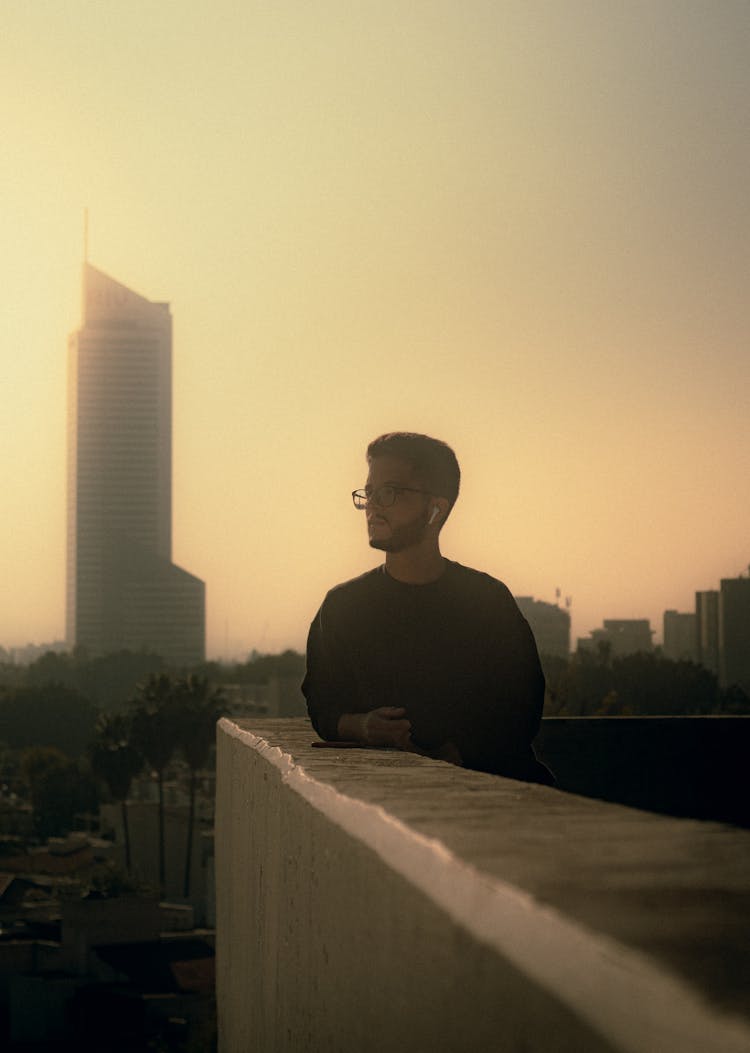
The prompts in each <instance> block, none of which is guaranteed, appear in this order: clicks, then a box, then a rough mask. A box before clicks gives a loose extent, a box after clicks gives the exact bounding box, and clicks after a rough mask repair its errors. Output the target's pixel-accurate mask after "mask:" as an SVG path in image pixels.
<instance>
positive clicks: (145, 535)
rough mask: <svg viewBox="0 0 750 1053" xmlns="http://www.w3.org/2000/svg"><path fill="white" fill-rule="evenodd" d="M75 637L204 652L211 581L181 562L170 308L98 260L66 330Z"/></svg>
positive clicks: (91, 648)
mask: <svg viewBox="0 0 750 1053" xmlns="http://www.w3.org/2000/svg"><path fill="white" fill-rule="evenodd" d="M68 381H69V409H68V426H69V443H68V554H67V559H68V580H67V642H68V643H69V644H70V645H71V646H75V645H77V646H83V647H84V648H86V650H87V651H88V652H89V653H90V654H91V655H102V654H106V653H108V652H112V651H119V650H123V649H126V650H131V651H138V650H150V651H154V652H156V653H157V654H160V655H161V656H162V657H163V658H164V659H165V660H166V661H167V663H168V664H170V665H172V666H187V665H192V664H194V663H196V662H200V661H202V660H203V659H204V657H205V586H204V584H203V582H202V581H200V580H199V579H198V578H196V577H194V576H193V575H192V574H189V573H188V572H187V571H185V570H182V568H180V567H178V566H175V564H174V563H172V316H171V314H170V311H169V305H168V304H166V303H151V302H150V301H149V300H146V299H144V297H142V296H139V295H138V294H137V293H135V292H132V291H131V290H130V289H128V288H126V287H125V286H124V285H120V283H119V282H116V281H115V280H114V279H112V278H110V277H108V276H107V275H106V274H103V273H102V272H101V271H99V270H96V268H94V267H92V266H91V265H90V264H89V263H85V264H84V270H83V324H82V326H81V328H80V329H79V330H77V331H76V332H75V333H73V334H72V335H71V337H70V339H69V363H68Z"/></svg>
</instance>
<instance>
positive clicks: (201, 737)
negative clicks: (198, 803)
mask: <svg viewBox="0 0 750 1053" xmlns="http://www.w3.org/2000/svg"><path fill="white" fill-rule="evenodd" d="M178 695H179V712H180V723H179V730H178V743H179V746H180V749H181V751H182V754H183V756H184V758H185V760H186V762H187V765H188V767H189V768H190V810H189V813H188V829H187V847H186V851H185V879H184V883H183V895H184V896H185V898H186V899H187V898H188V896H189V895H190V867H191V863H192V851H193V827H194V826H195V792H196V788H197V782H198V772H199V771H202V770H203V769H205V768H206V767H207V766H208V760H209V756H210V754H211V747H212V746H213V744H214V741H215V739H216V721H217V720H218V719H219V717H221V716H222V715H223V714H224V713H225V712H226V706H225V703H224V697H223V695H222V693H221V691H220V690H217V691H210V690H209V684H208V680H207V679H206V678H205V677H201V676H196V675H194V674H191V675H190V676H188V678H187V680H183V681H181V682H180V684H179V691H178Z"/></svg>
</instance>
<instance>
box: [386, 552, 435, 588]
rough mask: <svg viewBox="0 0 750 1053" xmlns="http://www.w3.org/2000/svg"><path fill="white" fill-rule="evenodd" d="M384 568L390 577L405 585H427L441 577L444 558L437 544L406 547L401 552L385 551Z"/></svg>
mask: <svg viewBox="0 0 750 1053" xmlns="http://www.w3.org/2000/svg"><path fill="white" fill-rule="evenodd" d="M385 569H386V571H387V573H388V575H389V576H390V577H391V578H395V579H396V581H402V582H403V583H404V584H405V585H428V584H429V583H430V582H431V581H437V579H438V578H440V577H442V575H443V573H444V571H445V560H444V559H443V557H442V556H441V554H440V549H439V548H438V547H437V546H430V547H429V548H428V549H423V548H421V547H415V548H408V549H404V550H403V552H386V554H385Z"/></svg>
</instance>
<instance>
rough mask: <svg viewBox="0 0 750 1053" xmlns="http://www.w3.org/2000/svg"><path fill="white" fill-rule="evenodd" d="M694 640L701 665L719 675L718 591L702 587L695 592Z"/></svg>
mask: <svg viewBox="0 0 750 1053" xmlns="http://www.w3.org/2000/svg"><path fill="white" fill-rule="evenodd" d="M695 642H696V650H697V658H698V661H699V662H700V664H701V665H702V666H705V667H706V669H709V670H710V671H711V672H712V673H715V674H716V675H717V676H718V675H719V592H718V589H704V590H703V591H702V592H696V594H695Z"/></svg>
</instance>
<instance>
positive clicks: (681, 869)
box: [220, 718, 750, 1050]
mask: <svg viewBox="0 0 750 1053" xmlns="http://www.w3.org/2000/svg"><path fill="white" fill-rule="evenodd" d="M220 734H227V735H230V736H233V737H238V738H240V739H242V740H244V741H245V742H246V744H247V745H248V747H250V748H253V749H255V750H258V751H259V752H261V753H265V754H266V755H267V758H268V760H269V762H271V763H274V764H276V766H277V767H279V768H281V770H282V771H283V772H284V773H285V778H286V779H287V781H289V780H290V779H291V777H292V775H294V778H295V779H296V782H295V784H294V785H295V787H297V788H299V787H302V792H303V793H304V795H305V796H307V797H308V799H309V800H311V801H312V803H313V804H315V803H316V801H317V800H318V798H319V799H320V801H323V800H325V801H326V802H328V803H327V804H326V805H325V808H327V809H328V810H329V813H330V814H331V815H332V816H333V817H334V820H335V821H336V816H339V817H344V819H343V822H347V821H349V820H347V819H346V818H345V816H346V813H347V809H349V811H350V812H351V814H352V815H353V816H354V817H353V818H352V819H351V826H352V832H353V834H354V836H359V837H360V838H361V839H362V840H363V841H365V842H370V841H372V843H373V847H374V849H375V850H376V851H381V854H383V853H385V852H387V851H391V852H392V857H393V859H394V860H396V861H397V863H398V865H399V866H401V861H402V860H405V859H406V857H407V856H408V855H409V847H408V846H409V841H410V840H411V841H413V842H414V844H415V845H417V844H419V845H420V846H422V848H425V846H426V847H427V848H429V851H430V852H431V853H432V856H431V857H430V858H431V859H432V860H433V861H435V862H437V863H439V862H440V861H443V860H446V861H447V860H450V861H452V865H453V873H454V874H455V873H459V871H460V873H461V874H464V875H465V876H466V880H467V882H468V884H467V885H466V886H465V887H463V888H462V889H461V890H458V893H457V890H456V888H455V887H453V886H455V881H456V879H455V877H454V878H452V879H451V880H452V881H453V886H452V887H451V889H447V887H446V888H445V889H443V890H442V891H441V890H440V889H438V891H437V892H436V893H435V898H440V897H442V898H443V905H445V906H446V907H447V909H451V904H452V903H453V901H454V900H455V901H456V903H457V904H459V905H458V906H457V907H456V909H457V910H458V911H459V912H460V911H463V912H464V914H465V916H464V917H463V919H462V920H463V921H464V922H465V923H467V924H469V925H470V926H471V925H472V924H473V922H472V911H473V913H474V915H475V916H476V918H477V921H476V928H477V935H478V937H479V938H482V939H486V940H488V942H492V941H493V939H494V938H493V937H492V925H493V922H492V916H493V910H494V907H492V908H491V909H490V907H491V904H490V900H492V896H495V899H497V896H505V897H506V900H508V901H509V898H510V899H512V898H513V897H514V896H515V898H516V908H517V910H518V911H520V912H521V913H522V914H523V915H524V919H525V921H524V924H527V923H528V922H529V918H531V917H532V915H533V916H534V917H536V918H537V921H536V922H534V924H536V925H537V927H538V929H539V940H540V942H539V944H538V947H537V957H540V956H543V955H546V956H548V957H551V958H553V959H554V958H555V957H558V958H564V959H565V960H564V961H558V962H557V964H554V963H553V964H552V965H550V968H553V969H556V970H557V972H558V974H559V976H560V978H561V982H562V979H564V973H565V970H567V972H568V973H575V972H576V970H577V969H579V968H587V967H590V968H591V969H592V971H593V972H597V970H600V969H601V968H606V966H607V963H609V964H611V963H612V961H613V960H614V958H615V957H617V956H618V955H619V953H620V949H623V951H624V953H625V957H624V958H623V959H622V961H623V962H624V963H625V964H624V965H623V966H622V968H623V969H624V970H625V972H626V973H627V975H628V977H629V978H630V980H632V981H633V982H634V983H637V984H642V985H643V988H644V991H645V990H647V989H648V990H651V989H653V986H654V983H655V982H656V981H655V979H654V978H655V977H656V978H657V979H658V978H659V977H665V978H666V979H665V981H664V982H665V983H666V984H667V986H668V985H669V984H672V982H673V980H674V982H675V983H676V984H677V986H678V988H680V987H681V985H683V984H684V985H685V990H686V991H687V992H688V1001H689V1000H690V998H691V997H692V998H694V1000H695V1002H696V1004H697V1006H698V1011H699V1015H700V1012H702V1011H703V1009H704V1008H705V1009H706V1010H707V1011H708V1013H709V1017H710V1014H711V1013H712V1012H715V1013H716V1014H718V1016H717V1019H721V1020H724V1021H726V1022H727V1026H728V1027H729V1031H728V1032H727V1034H726V1035H722V1037H721V1038H720V1039H719V1041H720V1043H721V1044H720V1045H717V1044H716V1043H714V1042H711V1043H710V1044H709V1045H704V1048H706V1049H708V1048H711V1049H714V1048H717V1049H718V1048H722V1049H724V1050H729V1049H732V1050H734V1049H737V1050H739V1049H750V1029H749V1028H748V1026H747V1025H748V1017H750V1003H749V1001H748V992H747V984H748V977H750V831H748V830H741V829H737V828H735V827H731V826H726V825H723V824H719V823H708V822H699V821H695V820H686V819H671V818H668V817H664V816H659V815H653V814H651V813H648V812H641V811H636V810H635V809H631V808H626V807H623V806H620V805H614V804H608V803H605V802H602V801H597V800H591V799H588V798H584V797H578V796H574V795H572V794H567V793H563V792H561V791H559V790H555V789H550V788H548V787H543V786H537V785H532V784H528V783H521V782H516V781H513V780H510V779H503V778H498V777H496V776H492V775H484V774H481V773H478V772H471V771H465V770H463V769H460V768H456V767H453V766H452V765H449V764H444V763H442V762H439V761H432V760H429V759H426V758H422V757H418V756H416V755H414V754H407V753H401V752H398V751H389V750H366V749H336V748H333V749H317V748H313V747H312V742H313V741H314V739H315V738H316V736H315V733H314V731H313V730H312V729H311V727H310V725H309V723H308V722H307V721H306V720H304V719H296V720H270V719H264V718H257V719H255V718H254V719H249V720H236V721H233V720H229V719H224V720H222V721H221V722H220ZM355 806H356V807H355ZM334 813H335V815H334ZM355 813H356V814H355ZM368 816H370V817H371V818H372V817H379V818H378V823H379V824H380V826H379V827H378V824H377V823H375V821H374V819H373V825H372V827H371V828H369V827H368V818H367V817H368ZM376 827H377V830H380V832H377V830H376ZM391 828H393V830H396V829H397V831H398V837H397V838H396V840H394V841H393V842H392V844H391V848H390V849H389V848H388V845H387V844H386V842H388V838H389V837H391V833H393V830H391ZM389 831H390V832H389ZM393 836H394V837H396V834H395V833H393ZM399 838H400V840H399ZM376 842H377V843H376ZM381 842H382V844H381ZM383 846H385V847H383ZM425 850H426V848H425ZM426 858H427V857H425V856H424V855H423V856H422V857H421V859H420V861H419V862H417V861H416V855H415V864H414V866H415V870H414V875H415V876H414V877H413V879H414V880H415V882H416V883H419V882H421V881H422V880H425V883H426V884H429V883H430V881H433V884H434V883H435V882H436V881H438V878H437V877H434V880H433V878H430V877H429V873H428V872H429V871H430V869H432V870H435V871H437V870H440V869H441V867H440V866H435V867H432V868H431V867H430V866H429V864H427V865H426V862H425V860H426ZM403 866H404V868H405V869H404V872H405V873H406V871H407V870H408V866H409V864H408V862H404V863H403ZM456 867H458V868H459V870H456ZM416 868H421V869H416ZM422 875H426V876H424V877H423V876H422ZM440 880H443V882H444V884H445V880H447V879H443V878H441V879H440ZM461 880H463V879H461ZM435 887H436V888H437V886H435ZM467 890H468V891H467ZM493 890H494V891H493ZM428 894H431V893H430V892H429V891H428ZM485 894H486V895H485ZM467 896H470V897H471V896H473V897H474V899H475V902H474V903H473V905H472V904H469V905H468V906H466V905H465V904H464V905H463V906H462V905H460V901H465V900H466V898H467ZM483 897H484V898H483ZM487 897H489V899H488V898H487ZM492 902H495V901H494V900H493V901H492ZM488 904H490V906H488ZM558 923H559V924H558ZM508 925H509V922H508V918H507V917H505V919H504V921H503V924H502V926H501V927H500V928H502V930H503V931H502V933H500V930H499V929H498V932H499V933H500V934H499V935H498V940H501V941H502V940H503V939H507V940H510V937H509V936H508V935H507V934H508V932H510V929H509V927H508ZM566 926H567V927H566ZM556 934H557V935H556ZM556 940H557V941H558V942H557V944H556V942H555V941H556ZM589 940H593V941H594V942H595V943H596V941H599V942H598V943H597V944H596V946H597V951H596V955H594V957H593V958H591V957H589V958H588V959H587V958H586V954H587V953H588V952H587V951H585V947H586V946H588V945H589V944H588V943H587V941H589ZM522 942H524V943H528V934H527V930H526V929H524V930H523V936H522ZM532 942H533V941H532ZM517 943H518V940H516V941H515V943H513V942H512V941H511V943H509V945H508V946H507V947H505V948H504V949H503V953H506V952H508V953H516V952H518V953H519V954H522V952H521V951H520V950H518V949H517ZM592 946H593V944H592ZM631 952H632V953H631ZM529 953H531V952H529ZM628 955H630V957H628ZM626 959H627V960H626ZM638 977H640V979H638ZM593 982H594V981H593V979H592V983H593ZM659 982H661V980H659ZM578 983H579V984H580V977H579V978H578ZM594 986H595V984H594ZM665 990H666V989H665ZM635 996H636V991H635V988H634V997H635ZM588 997H589V999H591V1000H592V1001H593V1000H594V998H595V997H598V996H597V995H596V994H595V991H594V990H593V988H592V989H591V990H589V992H588ZM638 997H640V995H638ZM654 1011H655V1012H656V1009H655V1010H654ZM707 1019H708V1018H706V1019H703V1021H702V1025H703V1024H706V1020H707ZM709 1022H710V1021H709ZM702 1025H701V1026H702ZM735 1025H736V1028H737V1030H736V1031H735ZM685 1026H686V1027H691V1028H693V1030H695V1029H696V1028H698V1023H697V1022H696V1023H694V1024H693V1023H690V1022H689V1021H686V1025H685ZM706 1026H708V1025H706ZM720 1030H721V1029H720ZM699 1034H700V1029H698V1031H696V1044H695V1045H693V1044H692V1043H691V1044H690V1046H689V1048H691V1049H692V1048H696V1049H698V1048H701V1047H700V1042H701V1040H700V1038H699ZM716 1037H717V1038H719V1036H718V1035H717V1036H716ZM633 1048H638V1047H637V1046H634V1047H633ZM641 1048H646V1047H645V1046H643V1047H641ZM648 1048H651V1047H650V1046H649V1047H648ZM682 1048H687V1047H682Z"/></svg>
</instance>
